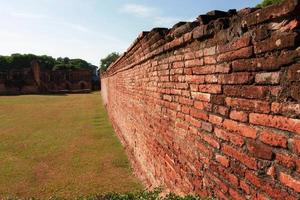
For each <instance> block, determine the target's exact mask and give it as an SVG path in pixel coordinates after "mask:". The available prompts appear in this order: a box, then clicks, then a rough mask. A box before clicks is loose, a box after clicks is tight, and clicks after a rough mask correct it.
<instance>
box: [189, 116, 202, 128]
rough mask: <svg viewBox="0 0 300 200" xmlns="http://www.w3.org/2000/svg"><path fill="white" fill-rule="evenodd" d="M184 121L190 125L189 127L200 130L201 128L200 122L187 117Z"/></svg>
mask: <svg viewBox="0 0 300 200" xmlns="http://www.w3.org/2000/svg"><path fill="white" fill-rule="evenodd" d="M185 121H187V122H188V123H190V124H191V125H193V126H195V127H197V128H200V127H201V121H199V120H197V119H195V118H193V117H191V116H189V115H187V116H185Z"/></svg>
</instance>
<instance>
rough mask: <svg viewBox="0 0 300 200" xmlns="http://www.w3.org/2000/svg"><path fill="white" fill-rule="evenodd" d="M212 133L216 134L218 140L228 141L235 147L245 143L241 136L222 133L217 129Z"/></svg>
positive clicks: (222, 131)
mask: <svg viewBox="0 0 300 200" xmlns="http://www.w3.org/2000/svg"><path fill="white" fill-rule="evenodd" d="M214 133H215V134H216V136H217V137H218V138H221V139H222V140H225V141H228V142H229V141H230V142H231V143H232V144H235V145H237V146H242V145H243V144H244V143H245V142H244V139H243V137H242V136H239V135H237V134H234V133H230V132H227V131H224V130H222V129H219V128H215V130H214Z"/></svg>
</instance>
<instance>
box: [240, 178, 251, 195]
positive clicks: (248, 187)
mask: <svg viewBox="0 0 300 200" xmlns="http://www.w3.org/2000/svg"><path fill="white" fill-rule="evenodd" d="M240 187H241V188H242V190H244V191H245V193H246V194H250V192H251V188H250V186H249V185H248V184H247V183H246V181H244V180H241V181H240Z"/></svg>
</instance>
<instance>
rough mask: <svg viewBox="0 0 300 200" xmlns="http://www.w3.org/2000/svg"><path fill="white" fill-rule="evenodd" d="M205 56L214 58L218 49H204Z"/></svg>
mask: <svg viewBox="0 0 300 200" xmlns="http://www.w3.org/2000/svg"><path fill="white" fill-rule="evenodd" d="M203 53H204V56H212V55H215V54H216V47H210V48H206V49H204V52H203Z"/></svg>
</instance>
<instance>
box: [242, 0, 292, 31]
mask: <svg viewBox="0 0 300 200" xmlns="http://www.w3.org/2000/svg"><path fill="white" fill-rule="evenodd" d="M297 7H298V1H294V0H288V1H283V2H282V3H281V4H273V5H271V6H268V7H266V8H264V9H259V10H256V11H255V12H252V13H249V14H247V15H244V16H243V18H242V23H243V24H245V25H247V26H248V27H250V26H253V25H256V24H261V23H263V22H266V21H268V20H274V19H276V18H280V17H283V16H285V15H287V14H291V13H292V12H294V11H296V9H297Z"/></svg>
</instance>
